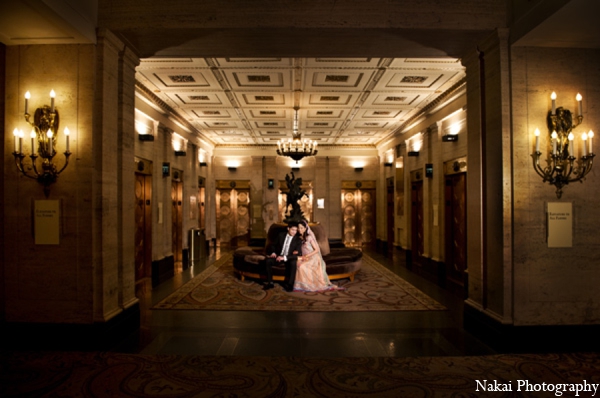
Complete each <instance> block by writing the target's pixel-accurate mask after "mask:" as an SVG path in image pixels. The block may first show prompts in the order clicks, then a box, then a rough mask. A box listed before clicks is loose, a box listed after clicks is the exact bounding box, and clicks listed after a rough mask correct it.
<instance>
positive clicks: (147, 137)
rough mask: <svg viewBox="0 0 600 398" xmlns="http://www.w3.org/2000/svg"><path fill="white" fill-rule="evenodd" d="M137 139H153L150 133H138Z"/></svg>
mask: <svg viewBox="0 0 600 398" xmlns="http://www.w3.org/2000/svg"><path fill="white" fill-rule="evenodd" d="M138 139H139V140H140V141H154V136H153V135H152V134H138Z"/></svg>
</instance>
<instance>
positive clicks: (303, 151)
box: [277, 107, 318, 163]
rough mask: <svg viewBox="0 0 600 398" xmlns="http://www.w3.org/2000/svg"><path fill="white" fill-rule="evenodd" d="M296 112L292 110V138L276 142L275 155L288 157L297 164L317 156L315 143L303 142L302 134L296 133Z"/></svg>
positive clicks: (310, 141) (296, 110) (297, 109)
mask: <svg viewBox="0 0 600 398" xmlns="http://www.w3.org/2000/svg"><path fill="white" fill-rule="evenodd" d="M298 111H299V108H298V107H295V108H294V130H293V132H292V138H290V139H281V140H279V141H278V142H277V154H278V155H279V156H288V157H290V158H292V159H294V160H295V161H296V163H298V162H299V161H300V160H301V159H302V158H305V157H308V156H315V155H316V154H317V152H318V151H317V142H316V141H313V140H303V139H302V134H301V133H300V132H299V131H298Z"/></svg>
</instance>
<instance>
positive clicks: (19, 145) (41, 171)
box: [13, 90, 71, 198]
mask: <svg viewBox="0 0 600 398" xmlns="http://www.w3.org/2000/svg"><path fill="white" fill-rule="evenodd" d="M55 96H56V94H55V93H54V90H52V91H50V106H48V105H44V106H42V107H41V108H37V109H36V110H35V112H34V114H33V120H31V115H30V114H29V99H30V98H31V94H29V91H28V92H27V93H25V114H24V116H25V121H26V122H27V124H29V125H30V126H31V133H30V134H29V136H30V138H31V155H29V157H30V158H31V166H30V167H26V166H25V165H24V164H23V160H24V159H25V157H26V155H25V154H24V153H23V138H24V137H25V134H24V133H23V130H19V129H14V131H13V135H14V143H15V148H14V152H13V155H14V157H15V164H16V166H17V169H18V170H19V171H20V172H21V173H23V175H24V176H25V177H29V178H33V179H35V180H37V181H38V182H39V183H40V184H42V185H43V186H44V194H45V195H46V198H48V196H49V195H50V185H52V184H54V183H55V182H56V180H57V178H58V175H59V174H60V173H62V172H63V170H64V169H65V168H66V167H67V165H68V164H69V156H71V152H70V151H69V129H68V128H67V127H65V130H64V134H65V138H66V151H65V152H64V155H65V164H64V165H63V167H62V168H61V169H58V168H57V167H56V165H55V164H54V163H53V159H54V156H55V155H56V149H55V146H56V134H55V132H57V131H58V124H59V123H58V122H59V117H58V111H57V110H56V108H55V107H54V97H55ZM38 154H39V156H38ZM38 157H39V158H41V168H38V162H37V158H38Z"/></svg>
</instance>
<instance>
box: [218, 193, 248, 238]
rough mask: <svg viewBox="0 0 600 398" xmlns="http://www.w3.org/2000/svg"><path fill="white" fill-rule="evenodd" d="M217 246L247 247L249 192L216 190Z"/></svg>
mask: <svg viewBox="0 0 600 398" xmlns="http://www.w3.org/2000/svg"><path fill="white" fill-rule="evenodd" d="M217 234H218V236H217V244H218V245H219V246H221V247H227V246H231V247H236V246H248V244H249V242H250V190H249V189H241V188H240V189H236V188H231V189H217Z"/></svg>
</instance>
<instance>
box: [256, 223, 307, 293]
mask: <svg viewBox="0 0 600 398" xmlns="http://www.w3.org/2000/svg"><path fill="white" fill-rule="evenodd" d="M287 235H289V234H288V232H287V231H286V232H284V233H281V234H279V236H277V239H276V240H275V242H273V244H272V245H271V247H270V249H269V251H268V252H267V255H270V254H271V253H275V254H276V255H277V256H280V255H284V256H286V258H287V261H285V262H284V264H285V281H286V284H287V285H288V286H291V287H292V288H293V287H294V281H295V279H296V264H297V262H298V257H300V256H301V255H302V240H301V239H300V237H299V236H298V235H294V237H293V238H292V241H291V242H290V247H289V249H288V251H287V253H283V254H282V253H281V251H282V250H283V245H284V243H285V238H286V236H287ZM275 264H277V260H276V259H275V258H271V257H267V259H266V262H265V265H266V267H267V283H273V266H274V265H275Z"/></svg>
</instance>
